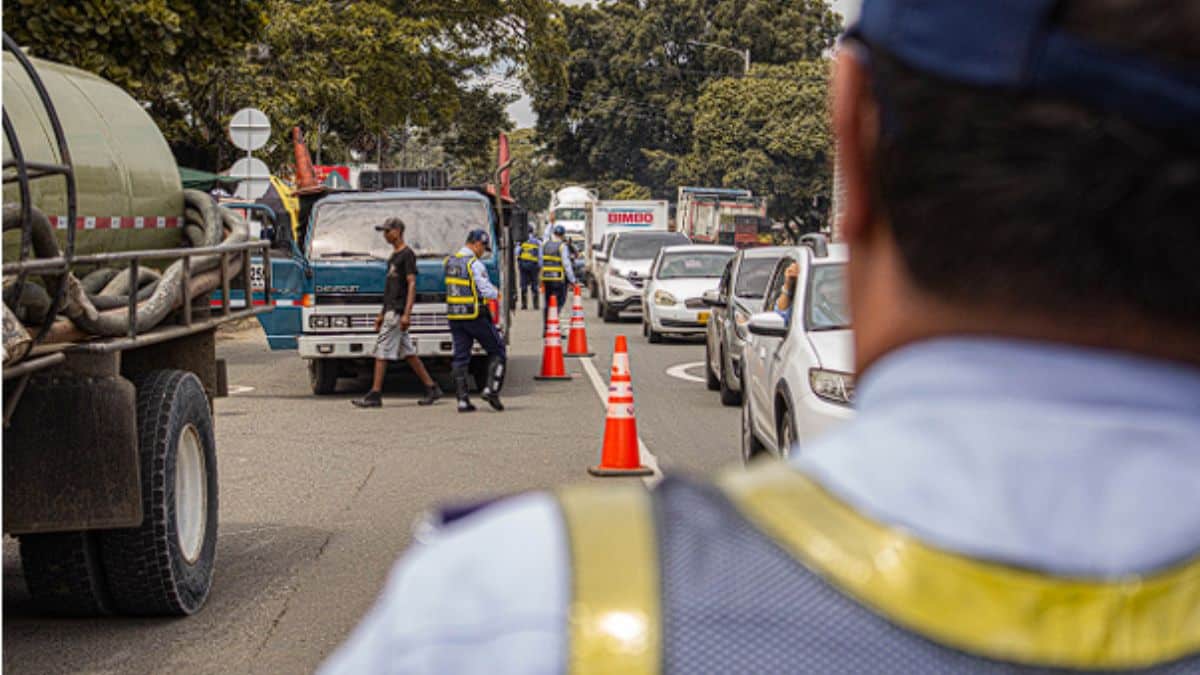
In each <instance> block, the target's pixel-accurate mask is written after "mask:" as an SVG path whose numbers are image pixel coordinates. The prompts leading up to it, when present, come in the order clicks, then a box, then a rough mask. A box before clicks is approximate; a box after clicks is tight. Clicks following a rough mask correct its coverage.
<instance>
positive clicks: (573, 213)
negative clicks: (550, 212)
mask: <svg viewBox="0 0 1200 675" xmlns="http://www.w3.org/2000/svg"><path fill="white" fill-rule="evenodd" d="M554 219H555V220H586V219H587V212H586V211H584V210H583V209H556V210H555V211H554Z"/></svg>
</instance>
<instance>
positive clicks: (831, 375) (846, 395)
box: [808, 368, 854, 406]
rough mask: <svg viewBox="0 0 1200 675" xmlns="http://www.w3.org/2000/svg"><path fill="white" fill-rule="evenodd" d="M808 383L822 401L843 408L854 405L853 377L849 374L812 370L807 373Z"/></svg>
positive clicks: (819, 369) (818, 369)
mask: <svg viewBox="0 0 1200 675" xmlns="http://www.w3.org/2000/svg"><path fill="white" fill-rule="evenodd" d="M808 383H809V385H810V386H812V390H813V393H814V394H816V395H817V398H820V399H821V400H823V401H829V402H830V403H836V404H838V405H845V406H848V405H851V404H852V403H854V376H853V375H851V374H850V373H842V372H838V371H836V370H824V369H821V368H813V369H811V370H809V371H808Z"/></svg>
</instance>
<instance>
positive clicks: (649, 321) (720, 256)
mask: <svg viewBox="0 0 1200 675" xmlns="http://www.w3.org/2000/svg"><path fill="white" fill-rule="evenodd" d="M736 252H737V251H736V250H735V249H734V248H733V247H732V246H710V245H696V244H689V245H686V246H666V247H664V248H663V249H662V250H661V251H659V253H658V257H656V258H655V259H654V264H653V265H652V266H651V267H650V274H649V279H648V281H647V283H646V287H645V289H643V291H642V307H644V308H645V311H644V312H643V313H642V334H643V335H645V336H646V338H647V339H649V340H650V342H661V341H662V338H663V336H664V335H701V334H703V333H704V331H705V329H706V327H707V326H708V319H709V316H710V309H709V307H708V305H706V304H705V302H704V293H705V291H711V290H714V289H716V288H717V285H718V284H719V283H720V282H721V274H722V273H723V272H724V271H725V265H726V264H727V263H728V262H729V259H730V258H732V257H733V254H734V253H736Z"/></svg>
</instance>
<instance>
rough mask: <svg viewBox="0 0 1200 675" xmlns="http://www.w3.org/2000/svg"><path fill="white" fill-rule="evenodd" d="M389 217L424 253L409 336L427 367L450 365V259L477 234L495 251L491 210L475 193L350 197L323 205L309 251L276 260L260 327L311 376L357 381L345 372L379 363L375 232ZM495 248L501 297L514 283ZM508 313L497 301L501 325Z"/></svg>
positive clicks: (307, 242) (380, 277)
mask: <svg viewBox="0 0 1200 675" xmlns="http://www.w3.org/2000/svg"><path fill="white" fill-rule="evenodd" d="M390 217H399V218H400V219H401V220H403V221H404V222H405V224H406V226H407V227H406V232H405V241H406V243H408V245H409V246H410V247H411V248H412V249H413V251H414V253H416V254H417V283H416V300H415V302H414V305H413V313H412V326H411V329H410V334H411V336H412V338H413V342H414V345H415V347H416V349H417V353H418V354H419V355H420V356H421V357H422V358H423V359H433V360H437V359H440V358H445V359H449V358H450V355H451V352H452V348H451V339H450V327H449V323H448V322H447V320H446V305H445V301H446V284H445V278H444V263H445V259H446V256H448V255H453V254H454V253H457V252H458V251H459V250H460V249H461V248H462V247H463V245H464V244H465V242H466V235H467V233H468V232H469V231H470V230H473V229H485V230H487V231H488V232H489V233H490V234H491V236H492V241H493V242H499V241H500V238H499V237H498V236H497V235H498V234H499V233H498V232H497V217H496V213H495V209H494V208H493V206H492V203H491V201H490V200H489V199H488V198H487V197H485V196H484V195H482V194H480V193H478V192H475V191H470V190H461V191H460V190H436V191H419V190H395V191H392V190H387V191H380V192H348V193H338V194H332V195H329V196H326V197H324V198H322V199H320V200H319V201H317V202H316V203H315V204H314V205H313V206H312V209H311V213H310V214H309V217H308V221H307V223H306V225H305V233H304V236H303V238H302V242H303V243H302V245H301V246H299V247H297V248H296V249H295V250H294V252H293V253H294V255H284V254H283V253H279V254H277V255H275V256H273V257H272V259H271V276H272V284H271V285H272V290H273V293H274V296H275V298H274V299H275V304H276V308H275V311H274V312H272V313H271V314H270V315H267V316H265V317H262V326H263V330H264V331H265V332H266V334H267V340H268V342H269V343H270V346H271V348H272V349H295V350H297V351H298V352H299V355H300V356H301V357H302V358H304V359H308V360H309V361H310V368H313V367H314V365H315V362H328V361H336V362H337V364H336V366H333V367H336V368H338V369H339V372H338V374H342V375H347V374H350V373H348V372H342V371H346V370H349V368H350V366H351V365H353V364H352V363H351V362H352V361H354V360H367V359H370V358H371V357H372V352H373V348H374V344H375V331H374V325H375V318H376V316H378V314H379V312H380V309H381V307H382V300H383V292H384V286H385V283H386V276H387V259H388V257H389V256H390V255H391V246H390V245H389V244H387V242H386V241H385V240H384V238H383V233H381V232H378V231H376V230H375V229H374V228H375V226H376V225H379V224H381V223H382V222H383V221H384V220H386V219H387V218H390ZM494 248H496V249H497V250H496V251H493V253H492V254H490V255H488V256H487V257H486V258H485V259H484V260H483V264H484V266H485V268H486V269H487V271H488V276H489V278H490V279H491V281H492V283H493V284H494V285H495V286H496V287H497V288H499V289H500V290H501V293H503V292H504V289H506V288H507V287H508V286H507V282H508V280H507V278H506V277H505V265H504V264H502V260H501V259H500V256H499V254H498V253H499V250H498V249H499V246H498V245H496V244H494ZM502 306H503V305H502V303H501V302H497V303H495V306H494V307H493V310H492V315H493V316H494V317H496V321H497V324H500V323H501V321H500V319H499V317H500V313H501V312H502V311H503V309H502ZM480 355H482V352H480ZM324 365H325V366H330V365H331V364H329V363H324ZM314 388H315V385H314Z"/></svg>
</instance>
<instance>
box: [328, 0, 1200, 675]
mask: <svg viewBox="0 0 1200 675" xmlns="http://www.w3.org/2000/svg"><path fill="white" fill-rule="evenodd" d="M1197 35H1200V3H1197V2H1196V0H1142V1H1140V2H1132V1H1131V0H1025V1H1022V2H1014V1H1013V0H971V1H970V2H964V1H963V0H864V2H863V6H862V14H861V19H860V20H859V22H858V23H857V24H856V25H855V26H853V27H852V28H851V29H850V31H849V33H848V34H847V36H846V37H845V39H844V40H843V41H842V43H841V45H840V46H839V47H838V49H837V50H836V52H835V53H836V56H835V64H834V69H833V70H834V93H833V97H832V106H831V108H832V114H833V124H832V128H833V129H834V131H835V133H836V138H837V154H836V161H837V163H838V175H839V177H840V178H841V182H842V187H843V188H844V193H843V195H844V201H843V202H842V204H841V206H842V208H841V209H840V213H841V218H840V220H839V226H840V231H841V233H842V236H843V238H844V239H845V241H846V243H847V244H848V245H849V248H850V258H849V262H848V263H847V280H848V282H849V284H848V288H849V299H850V305H851V310H852V314H853V317H854V354H855V359H856V361H857V366H856V373H857V377H855V376H854V375H852V374H849V373H833V372H830V371H821V370H815V369H814V370H813V371H811V375H812V376H813V377H812V391H809V392H799V391H797V392H792V395H793V396H794V397H795V398H794V399H792V397H787V399H791V400H796V401H799V400H800V399H807V398H819V399H821V400H822V401H824V402H825V403H827V404H830V405H846V406H848V405H850V403H851V402H853V407H854V409H855V411H856V412H855V417H854V418H853V420H850V421H847V422H845V423H843V425H842V426H840V427H837V428H835V429H833V430H831V431H829V432H827V433H826V434H825V435H824V436H821V437H818V438H815V439H812V440H810V441H808V442H807V443H806V444H805V445H803V446H796V447H792V448H784V449H783V451H782V452H781V454H782V455H783V456H784V459H785V461H757V460H756V461H752V462H751V463H750V466H749V467H748V468H747V469H745V470H743V469H741V468H738V469H736V470H733V471H730V472H728V473H727V474H725V475H723V476H722V477H720V478H718V479H717V480H716V481H715V482H713V483H698V482H694V481H691V480H686V479H677V478H670V477H668V478H667V479H666V480H664V481H662V482H660V483H658V485H657V486H655V487H654V488H653V489H652V490H650V491H647V490H645V489H643V487H642V486H640V485H636V484H635V485H611V484H610V485H599V486H597V485H586V486H580V487H575V488H566V489H563V490H560V491H557V492H555V493H552V494H551V493H542V494H526V495H523V496H519V497H513V498H510V499H508V500H501V501H499V502H494V503H493V504H492V505H491V506H489V507H486V508H483V509H482V510H477V511H475V512H474V513H472V514H471V515H468V516H466V517H464V518H462V519H460V520H457V521H453V522H451V523H450V524H447V525H443V527H442V528H441V529H440V530H439V531H437V532H436V533H434V534H432V535H430V536H428V537H425V538H424V540H423V542H422V543H421V544H419V545H417V546H416V547H414V549H413V551H412V552H411V553H410V554H409V555H408V557H407V558H406V559H404V560H403V561H402V562H401V563H400V564H399V565H398V567H397V568H396V570H395V571H394V572H393V574H392V577H391V581H390V582H389V583H388V586H387V590H386V591H385V592H384V594H383V596H382V598H381V599H380V600H379V602H378V604H377V605H376V607H375V609H374V610H373V611H372V612H371V614H370V615H369V618H368V619H367V620H366V621H365V622H364V624H363V625H362V626H360V627H359V629H358V630H357V631H356V632H355V633H354V635H353V636H352V637H351V638H350V640H349V642H347V644H346V646H345V647H343V648H342V650H341V651H340V652H339V653H338V654H337V655H336V656H335V657H334V658H333V659H332V661H331V662H330V663H329V664H328V668H327V669H326V671H325V672H326V673H363V672H379V671H384V670H386V671H389V672H399V671H410V670H412V671H418V670H419V671H426V672H455V673H482V672H486V673H518V672H519V673H532V672H537V673H559V672H605V673H657V672H665V673H697V672H705V673H856V674H858V673H863V674H870V675H874V674H881V673H886V674H889V675H927V674H942V673H946V674H949V673H1044V672H1072V673H1080V672H1129V673H1132V672H1136V673H1160V674H1167V673H1172V674H1174V673H1178V674H1180V675H1182V674H1184V673H1200V613H1198V611H1197V610H1198V607H1200V490H1198V489H1197V488H1196V486H1197V485H1200V275H1197V274H1196V273H1195V272H1196V260H1200V227H1197V223H1196V214H1197V213H1200V124H1197V121H1198V120H1200V78H1198V77H1197V74H1198V73H1200V40H1197V37H1196V36H1197ZM796 300H797V302H801V301H802V299H801V298H797V299H796ZM760 325H761V326H765V324H760ZM750 326H751V330H753V329H754V326H755V322H754V321H751V323H750ZM747 402H748V403H752V401H750V400H749V399H748V401H747ZM783 402H786V400H785V401H783ZM762 412H765V411H756V412H755V413H754V414H761V413H762ZM767 440H769V439H767ZM743 443H744V446H743V447H744V450H743V451H744V452H745V453H746V454H748V455H750V456H752V457H753V456H755V455H757V454H759V453H760V452H761V451H763V449H764V445H763V443H761V442H760V439H756V438H754V437H749V438H745V439H743ZM767 445H768V446H772V445H773V444H767ZM686 450H687V448H672V449H671V450H670V451H673V452H684V451H686ZM660 452H662V451H661V450H660ZM446 519H447V520H448V519H450V516H449V514H447V517H446Z"/></svg>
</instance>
